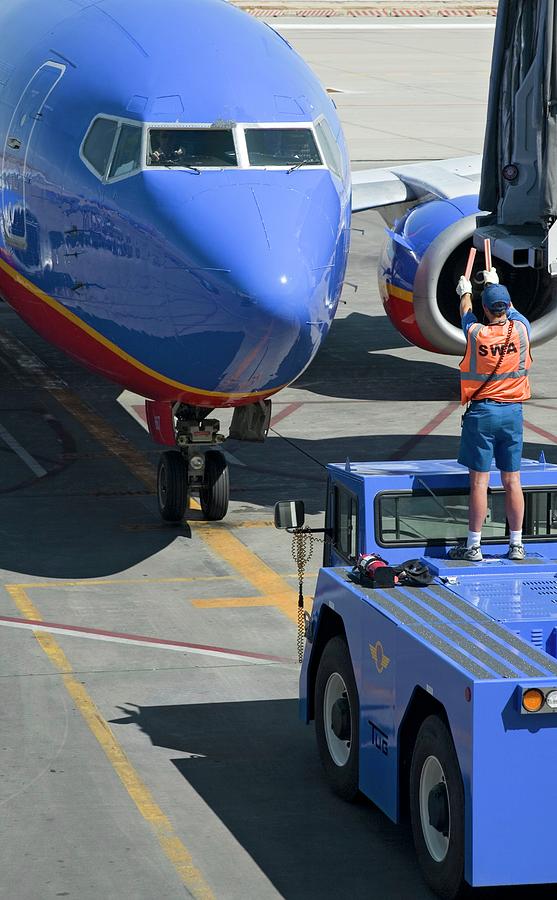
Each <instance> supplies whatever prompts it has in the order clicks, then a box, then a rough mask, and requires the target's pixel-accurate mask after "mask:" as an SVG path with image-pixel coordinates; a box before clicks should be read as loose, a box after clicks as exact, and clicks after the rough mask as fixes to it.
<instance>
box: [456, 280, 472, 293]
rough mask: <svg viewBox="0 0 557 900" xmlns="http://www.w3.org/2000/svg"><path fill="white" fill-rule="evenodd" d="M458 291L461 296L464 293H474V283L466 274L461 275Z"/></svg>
mask: <svg viewBox="0 0 557 900" xmlns="http://www.w3.org/2000/svg"><path fill="white" fill-rule="evenodd" d="M456 292H457V294H458V296H459V297H462V296H464V294H471V293H472V283H471V282H470V281H468V279H467V278H466V276H465V275H461V276H460V280H459V282H458V284H457V286H456Z"/></svg>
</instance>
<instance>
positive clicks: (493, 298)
mask: <svg viewBox="0 0 557 900" xmlns="http://www.w3.org/2000/svg"><path fill="white" fill-rule="evenodd" d="M482 303H483V305H484V306H485V307H486V308H487V309H489V311H490V312H503V310H504V309H508V308H509V306H510V305H511V296H510V294H509V292H508V290H507V288H506V287H505V285H503V284H486V286H485V287H484V289H483V294H482Z"/></svg>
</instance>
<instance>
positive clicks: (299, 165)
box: [286, 159, 309, 175]
mask: <svg viewBox="0 0 557 900" xmlns="http://www.w3.org/2000/svg"><path fill="white" fill-rule="evenodd" d="M308 162H309V160H308V159H302V160H301V161H300V162H299V163H296V165H295V166H292V168H290V169H288V171H287V173H286V174H287V175H291V174H292V172H295V171H296V169H299V168H300V167H301V166H306V165H307V164H308Z"/></svg>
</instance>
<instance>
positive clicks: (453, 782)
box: [410, 716, 468, 900]
mask: <svg viewBox="0 0 557 900" xmlns="http://www.w3.org/2000/svg"><path fill="white" fill-rule="evenodd" d="M430 756H433V757H436V758H437V760H438V762H439V764H440V765H441V768H442V769H443V774H444V776H445V787H446V791H447V799H448V806H449V815H450V825H449V834H448V839H449V846H448V849H447V853H446V856H445V858H444V859H443V860H442V861H440V862H438V861H437V860H436V859H435V858H434V857H433V856H432V854H431V853H430V851H429V849H428V847H427V844H426V841H425V838H424V834H423V830H422V821H421V816H420V778H421V774H422V770H423V767H424V764H425V762H426V760H427V759H428V757H430ZM410 821H411V824H412V835H413V838H414V847H415V848H416V856H417V858H418V863H419V864H420V868H421V870H422V872H423V875H424V878H425V880H426V881H427V883H428V885H429V886H430V888H431V889H432V890H433V891H435V893H436V894H437V895H438V896H439V897H442V898H443V900H456V898H457V897H462V896H464V895H465V894H466V893H468V887H467V884H466V882H465V881H464V787H463V784H462V775H461V772H460V766H459V764H458V758H457V755H456V750H455V748H454V744H453V740H452V737H451V734H450V732H449V730H448V728H447V726H446V724H445V722H444V721H443V720H442V719H441V718H439V716H428V718H427V719H424V721H423V722H422V725H421V727H420V730H419V731H418V735H417V737H416V743H415V744H414V750H413V753H412V762H411V765H410Z"/></svg>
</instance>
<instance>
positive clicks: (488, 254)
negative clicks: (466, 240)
mask: <svg viewBox="0 0 557 900" xmlns="http://www.w3.org/2000/svg"><path fill="white" fill-rule="evenodd" d="M484 253H485V270H486V272H490V271H491V241H490V240H489V238H486V239H485V240H484Z"/></svg>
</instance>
